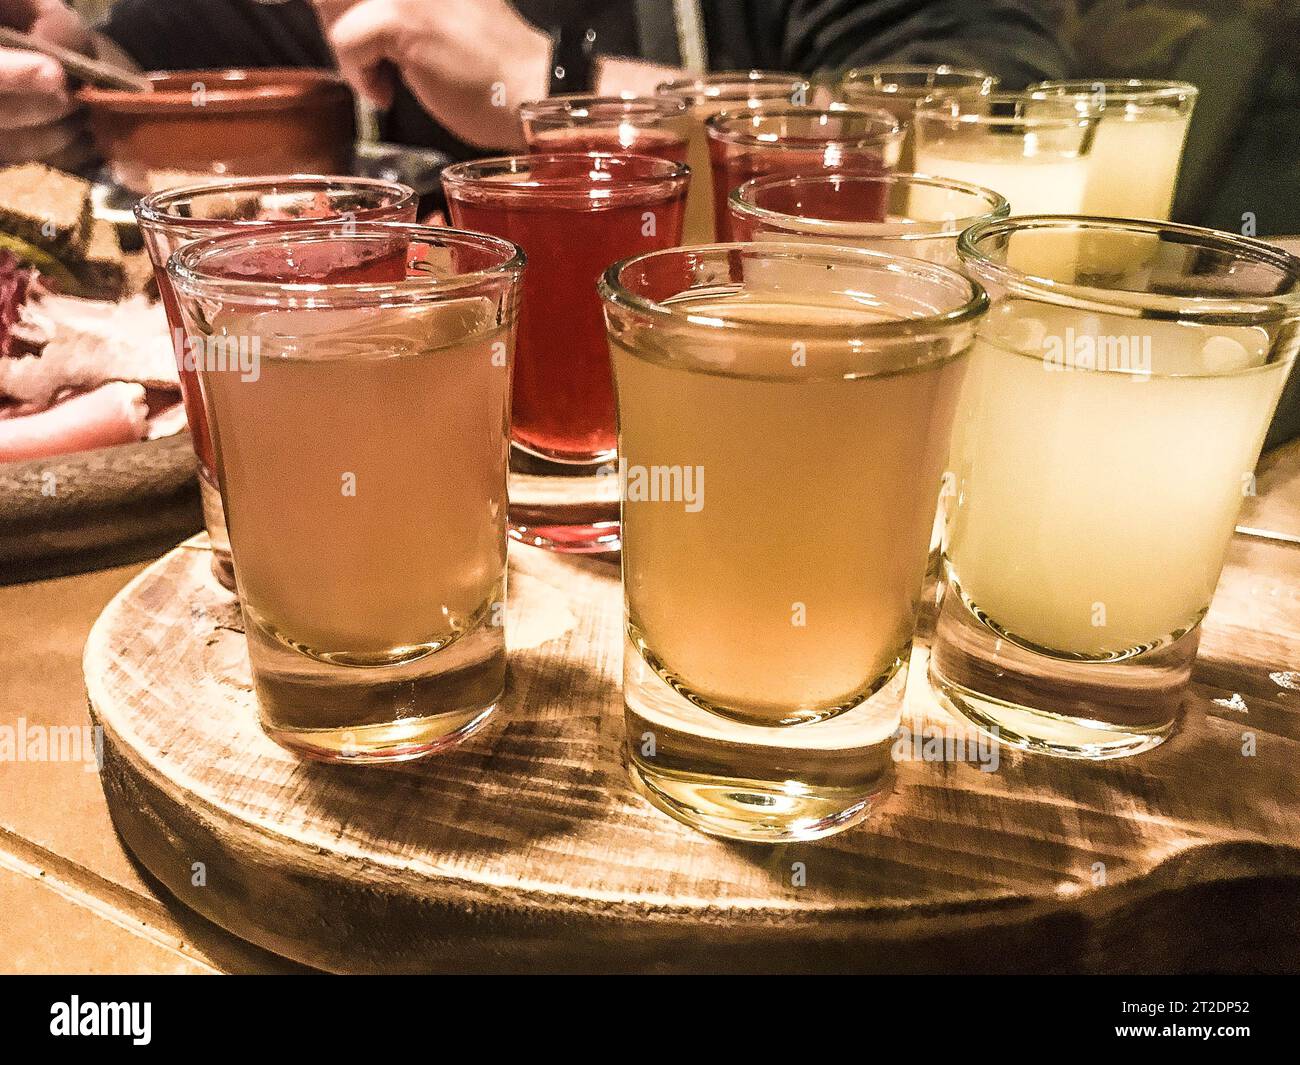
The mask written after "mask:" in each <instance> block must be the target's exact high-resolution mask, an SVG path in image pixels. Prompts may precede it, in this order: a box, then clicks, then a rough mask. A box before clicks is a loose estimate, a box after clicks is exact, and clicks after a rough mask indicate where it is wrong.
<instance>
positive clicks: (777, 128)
mask: <svg viewBox="0 0 1300 1065" xmlns="http://www.w3.org/2000/svg"><path fill="white" fill-rule="evenodd" d="M704 127H705V130H706V131H707V133H708V137H709V157H710V166H711V167H712V171H713V217H714V224H715V228H716V230H717V233H718V239H719V240H730V239H731V215H730V212H728V210H727V199H728V197H729V196H730V195H731V193H732V192H733V191H734V190H735V189H737V188H739V187H740V186H741V185H743V184H744V183H745V182H746V181H749V180H750V179H751V178H755V177H760V176H763V175H766V174H805V173H809V172H814V173H815V172H817V171H819V170H820V171H857V172H862V173H867V174H879V173H883V172H885V171H887V170H892V169H893V168H894V167H895V166H896V165H897V163H898V152H899V147H900V145H901V144H902V140H903V131H902V130H901V129H900V128H899V125H898V121H897V120H896V119H895V118H894V116H893V115H891V114H890V113H889V112H888V111H852V110H848V109H845V108H841V109H839V110H834V111H817V110H813V109H811V108H807V107H804V108H764V109H762V110H754V111H724V112H722V113H721V114H717V115H714V116H713V117H712V118H710V119H708V121H706V122H705V123H704ZM882 207H883V203H882Z"/></svg>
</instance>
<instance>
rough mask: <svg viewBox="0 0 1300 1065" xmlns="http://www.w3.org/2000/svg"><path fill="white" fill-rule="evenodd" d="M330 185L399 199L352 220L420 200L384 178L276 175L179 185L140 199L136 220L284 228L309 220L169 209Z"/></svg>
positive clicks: (211, 226)
mask: <svg viewBox="0 0 1300 1065" xmlns="http://www.w3.org/2000/svg"><path fill="white" fill-rule="evenodd" d="M295 186H296V188H295ZM329 186H339V187H341V188H344V189H347V188H356V189H369V190H371V191H377V190H385V191H388V192H394V193H397V194H398V197H397V199H395V200H394V201H393V202H392V203H388V204H384V205H383V206H382V207H366V208H364V209H362V210H360V211H356V212H354V213H353V215H352V216H351V217H352V218H353V219H355V220H357V221H365V220H366V218H365V216H366V215H369V214H377V213H380V212H384V213H387V212H389V211H393V210H402V209H405V208H407V207H412V206H414V205H415V204H416V203H417V202H418V200H419V196H418V194H417V193H416V191H415V190H414V189H413V188H411V187H410V186H409V185H404V184H402V183H401V182H399V181H388V180H386V179H384V178H372V177H352V176H351V175H344V174H340V175H332V174H275V175H268V176H258V177H234V178H222V179H221V180H209V181H199V182H194V183H193V184H189V185H177V186H175V187H173V188H167V189H160V190H158V191H156V192H151V193H149V194H148V195H147V196H143V197H141V198H140V200H139V201H138V202H137V203H136V205H135V217H136V222H137V223H138V224H139V225H146V224H147V225H155V226H185V227H188V228H193V229H222V230H229V229H239V228H243V227H248V228H250V229H258V228H264V227H267V226H282V225H284V224H286V222H288V223H293V222H296V221H306V219H265V218H189V217H187V216H185V215H178V214H173V213H171V211H169V210H168V207H169V206H170V205H173V204H175V203H177V202H180V201H182V200H193V199H195V198H197V197H200V196H215V195H222V194H225V193H231V192H255V191H257V190H258V189H267V190H268V191H271V190H283V191H286V192H294V191H303V192H306V191H309V190H319V189H322V188H325V187H329ZM321 221H323V222H329V221H331V219H330V218H328V217H327V218H324V219H321Z"/></svg>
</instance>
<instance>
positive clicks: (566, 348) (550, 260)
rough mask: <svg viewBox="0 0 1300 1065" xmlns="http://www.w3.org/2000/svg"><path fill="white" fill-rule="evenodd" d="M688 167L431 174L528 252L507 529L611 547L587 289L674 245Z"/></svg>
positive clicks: (602, 398) (552, 541) (555, 166)
mask: <svg viewBox="0 0 1300 1065" xmlns="http://www.w3.org/2000/svg"><path fill="white" fill-rule="evenodd" d="M688 175H689V172H688V170H687V168H686V167H685V166H684V165H683V164H681V163H675V162H669V161H667V160H664V159H656V158H653V157H651V156H645V155H607V154H600V153H588V154H585V155H584V154H577V153H574V154H556V155H522V156H512V157H508V158H500V159H486V160H480V161H478V162H472V163H461V164H459V165H457V166H453V167H449V168H448V169H447V170H445V171H444V172H443V177H442V181H443V187H444V188H445V189H446V192H447V202H448V205H449V207H450V209H451V217H452V220H453V221H454V222H455V223H456V224H457V225H458V226H461V227H463V228H465V229H472V230H475V231H477V232H482V233H492V234H495V235H496V236H499V237H504V238H506V239H508V240H512V241H514V242H515V243H517V244H519V245H520V246H521V247H522V248H523V249H524V252H525V254H527V256H528V270H527V273H525V275H524V281H523V299H522V306H521V310H520V316H519V355H518V358H517V360H516V363H515V371H514V398H513V429H512V439H513V441H514V448H513V450H512V452H511V481H510V534H511V536H512V537H514V538H515V539H517V540H520V541H521V542H523V543H527V544H532V545H534V546H537V547H545V548H550V549H552V550H556V551H569V552H577V553H585V552H599V551H610V550H615V549H617V548H618V545H619V539H618V492H617V485H616V483H615V481H616V479H615V478H614V477H612V476H610V473H611V472H612V470H613V465H612V464H613V461H614V457H615V444H616V427H615V413H614V385H613V379H612V377H611V373H610V365H609V349H608V347H607V346H606V344H605V330H604V323H603V322H602V319H601V312H600V299H599V297H598V296H597V295H596V282H597V281H598V280H599V278H600V275H601V272H602V271H603V270H604V269H605V267H607V266H608V265H609V264H610V263H612V262H613V261H614V260H616V259H619V258H621V257H623V256H628V255H635V254H637V253H638V252H643V251H649V250H653V249H657V248H668V247H672V246H673V245H676V244H679V243H680V242H681V235H682V216H683V210H684V201H685V196H686V185H687V181H688Z"/></svg>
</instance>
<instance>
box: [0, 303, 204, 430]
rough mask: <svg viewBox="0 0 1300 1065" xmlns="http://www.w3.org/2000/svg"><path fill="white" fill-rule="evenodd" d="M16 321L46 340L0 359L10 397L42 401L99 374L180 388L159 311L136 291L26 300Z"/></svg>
mask: <svg viewBox="0 0 1300 1065" xmlns="http://www.w3.org/2000/svg"><path fill="white" fill-rule="evenodd" d="M18 326H19V327H21V329H22V330H25V331H26V334H27V335H41V336H44V337H47V338H48V339H47V340H46V342H45V345H44V347H43V348H42V349H41V352H40V354H39V355H24V356H21V357H12V356H11V357H9V358H4V359H0V396H6V397H8V398H9V399H11V400H13V401H15V402H17V403H20V404H34V405H37V406H44V405H45V404H48V403H50V402H51V401H52V400H53V398H54V396H55V395H56V394H57V393H58V391H59V390H60V389H63V388H79V389H85V388H95V387H96V386H98V385H101V384H104V383H105V382H107V381H132V382H136V383H138V384H142V385H148V386H149V387H151V388H171V389H179V387H180V384H179V381H178V379H177V373H176V358H175V355H174V353H173V350H172V343H171V337H170V335H169V334H168V331H167V319H166V316H165V315H164V314H163V310H162V307H161V306H160V305H159V304H155V303H150V302H149V301H148V300H147V299H145V297H143V296H135V297H133V298H131V299H129V300H123V301H122V302H121V303H106V302H104V301H102V300H83V299H78V298H77V297H75V296H57V295H46V296H43V297H42V298H40V299H29V300H28V301H27V304H26V305H25V306H24V307H23V312H22V319H21V321H20V322H19V323H18ZM18 331H19V330H18V329H16V330H15V332H18Z"/></svg>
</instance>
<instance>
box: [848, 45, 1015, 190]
mask: <svg viewBox="0 0 1300 1065" xmlns="http://www.w3.org/2000/svg"><path fill="white" fill-rule="evenodd" d="M997 86H998V79H997V78H995V77H993V76H992V75H991V74H985V73H984V72H983V71H982V70H970V69H964V68H961V67H951V66H948V65H946V64H940V65H938V66H933V67H927V66H910V65H903V66H874V67H855V68H854V69H853V70H850V71H847V72H846V73H845V74H844V76H843V77H842V78H840V83H839V87H838V90H837V91H836V96H837V97H838V100H839V102H840V103H843V104H846V105H848V106H849V107H859V108H883V109H884V110H886V111H888V112H889V113H890V114H892V115H893V116H894V117H895V118H896V119H898V122H899V125H901V126H902V127H903V131H904V138H903V147H902V152H901V154H900V156H899V160H898V165H899V167H900V169H903V170H912V169H913V166H914V162H915V159H914V154H913V153H914V149H915V138H914V137H913V136H912V116H913V114H914V113H915V111H916V108H917V107H918V106H920V105H921V104H928V103H932V102H933V101H935V100H942V99H944V98H946V97H951V96H981V95H986V94H988V93H991V92H992V91H993V90H994V89H996V88H997Z"/></svg>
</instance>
